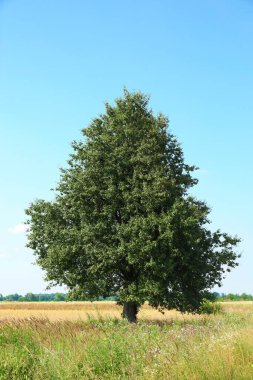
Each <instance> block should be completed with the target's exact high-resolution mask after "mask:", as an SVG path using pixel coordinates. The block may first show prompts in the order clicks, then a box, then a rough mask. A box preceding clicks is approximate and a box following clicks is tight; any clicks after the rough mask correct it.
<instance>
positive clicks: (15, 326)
mask: <svg viewBox="0 0 253 380" xmlns="http://www.w3.org/2000/svg"><path fill="white" fill-rule="evenodd" d="M222 307H223V310H224V312H223V313H221V314H218V315H211V316H193V315H182V314H179V313H176V312H175V311H169V312H167V313H165V315H162V314H160V313H158V312H157V311H154V310H152V309H151V308H150V307H149V306H148V305H145V306H144V307H143V308H142V309H141V311H140V315H139V322H138V323H137V324H133V325H128V324H127V323H126V322H125V321H122V320H121V319H120V313H121V309H120V308H119V307H118V306H116V305H115V304H114V303H113V302H106V303H105V302H97V303H86V302H85V303H84V302H77V303H0V379H1V380H32V379H34V380H39V379H43V380H49V379H50V380H74V379H76V380H78V379H89V380H93V379H94V380H95V379H96V380H98V379H115V380H116V379H132V380H135V379H136V380H138V379H144V380H149V379H150V380H159V379H173V380H174V379H175V380H176V379H177V380H183V379H184V380H186V379H187V380H188V379H189V380H212V379H214V380H215V379H217V380H218V379H219V380H226V379H230V380H240V379H244V380H250V379H253V303H252V302H237V303H236V302H234V303H232V302H231V303H230V302H226V303H224V304H223V305H222Z"/></svg>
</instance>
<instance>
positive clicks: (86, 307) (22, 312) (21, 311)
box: [0, 301, 200, 321]
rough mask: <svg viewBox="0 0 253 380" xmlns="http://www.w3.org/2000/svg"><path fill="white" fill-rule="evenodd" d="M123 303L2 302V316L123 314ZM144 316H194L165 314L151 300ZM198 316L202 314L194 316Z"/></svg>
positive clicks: (74, 318)
mask: <svg viewBox="0 0 253 380" xmlns="http://www.w3.org/2000/svg"><path fill="white" fill-rule="evenodd" d="M121 312H122V307H121V306H118V305H116V303H115V302H113V301H106V302H102V301H99V302H1V303H0V320H6V319H25V318H42V319H43V318H46V319H49V320H50V321H67V320H68V321H77V320H82V321H85V320H88V319H89V318H95V319H96V318H98V319H101V318H121ZM138 318H139V319H140V320H159V321H170V320H174V319H175V318H176V319H178V318H180V319H181V318H184V319H191V318H193V316H192V315H190V314H184V315H182V314H181V313H179V312H177V311H175V310H170V311H165V312H164V314H162V313H160V312H159V311H157V310H155V309H153V308H151V307H150V306H149V305H148V304H145V305H143V306H142V307H141V309H140V311H139V314H138ZM194 318H200V317H199V316H194Z"/></svg>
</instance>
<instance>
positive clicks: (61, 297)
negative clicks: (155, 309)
mask: <svg viewBox="0 0 253 380" xmlns="http://www.w3.org/2000/svg"><path fill="white" fill-rule="evenodd" d="M213 299H214V300H216V301H253V295H251V294H247V293H241V294H235V293H228V294H225V293H217V292H214V293H213ZM84 300H85V301H89V300H88V299H83V298H81V297H80V296H78V295H76V296H74V295H73V294H71V296H69V294H67V293H50V294H48V293H39V294H34V293H26V294H25V295H20V294H18V293H15V294H9V295H7V296H3V295H2V294H1V293H0V302H1V301H12V302H13V301H17V302H52V301H54V302H59V301H84ZM96 301H117V296H111V297H98V298H97V299H96Z"/></svg>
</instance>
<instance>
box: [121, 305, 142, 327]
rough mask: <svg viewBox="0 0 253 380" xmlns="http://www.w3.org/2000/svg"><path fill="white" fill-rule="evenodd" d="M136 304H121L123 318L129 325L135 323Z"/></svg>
mask: <svg viewBox="0 0 253 380" xmlns="http://www.w3.org/2000/svg"><path fill="white" fill-rule="evenodd" d="M137 313H138V304H137V303H136V302H125V303H124V304H123V318H126V319H127V320H128V322H130V323H136V322H137Z"/></svg>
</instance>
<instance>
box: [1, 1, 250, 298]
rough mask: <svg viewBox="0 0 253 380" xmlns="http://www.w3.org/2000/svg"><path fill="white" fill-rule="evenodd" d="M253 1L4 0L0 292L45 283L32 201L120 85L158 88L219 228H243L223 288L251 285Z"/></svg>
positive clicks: (157, 98) (157, 107) (46, 190)
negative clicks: (28, 236) (31, 246)
mask: <svg viewBox="0 0 253 380" xmlns="http://www.w3.org/2000/svg"><path fill="white" fill-rule="evenodd" d="M252 41H253V2H252V1H251V0H248V1H247V0H222V1H221V0H205V1H200V0H198V1H197V0H192V1H188V0H173V1H172V0H138V1H134V0H128V1H118V0H117V1H116V0H108V1H104V0H93V1H83V0H75V1H68V0H54V1H51V0H37V1H34V0H22V1H18V0H5V1H4V0H0V129H1V135H0V136H1V137H0V144H1V149H0V166H1V167H0V173H1V186H0V213H1V218H0V293H3V294H7V293H13V292H18V293H26V292H28V291H33V292H42V291H44V290H45V287H46V284H45V282H43V274H42V272H41V271H40V269H39V268H37V267H36V266H34V265H32V264H31V263H32V262H33V261H34V257H33V255H32V253H31V252H30V251H29V250H28V249H27V248H25V235H24V233H22V223H23V221H24V220H25V215H24V209H25V208H26V207H27V206H28V205H29V203H30V202H31V201H33V200H34V199H35V198H44V199H51V198H52V196H53V194H52V192H50V188H52V187H54V186H55V184H56V182H57V180H58V178H59V168H60V167H64V166H65V163H66V160H67V158H68V155H69V153H70V152H71V148H70V143H71V141H72V140H74V139H79V137H80V136H81V135H80V130H81V128H83V127H85V126H87V124H88V123H89V122H90V120H91V118H93V117H95V116H97V115H98V114H99V113H102V112H103V111H104V102H105V101H109V102H112V101H113V99H115V97H118V96H121V95H122V89H123V86H126V87H127V88H128V89H129V90H130V91H132V90H141V91H143V92H145V93H149V94H150V95H151V106H152V108H153V110H154V111H155V112H158V111H162V112H163V113H164V114H166V115H167V116H168V117H169V119H170V125H171V129H172V131H173V132H174V134H175V135H176V136H177V137H178V139H179V140H180V142H181V143H182V147H183V150H184V152H185V157H186V161H187V162H188V163H190V164H196V165H197V166H199V167H200V171H199V174H198V178H199V180H200V182H199V185H198V186H197V187H196V189H195V190H194V194H195V195H196V196H198V197H199V198H201V199H203V200H206V201H207V203H208V204H209V205H210V206H211V207H212V213H211V219H212V221H213V226H212V228H218V227H220V228H221V229H222V230H223V231H226V232H229V233H231V234H238V235H239V236H240V237H241V238H242V239H243V240H242V243H241V245H240V248H239V250H240V252H242V258H241V259H240V266H239V267H238V268H237V269H235V270H234V271H233V273H231V274H229V275H228V276H227V279H226V280H225V281H224V286H223V287H222V289H221V291H224V292H229V291H231V292H243V291H245V292H249V293H253V278H252V267H253V256H252V246H253V237H252V233H253V228H252V227H253V222H252V220H253V217H252V215H253V201H252V189H253V176H252V173H253V159H252V143H253V129H252V126H253V107H252V99H253V49H252Z"/></svg>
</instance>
